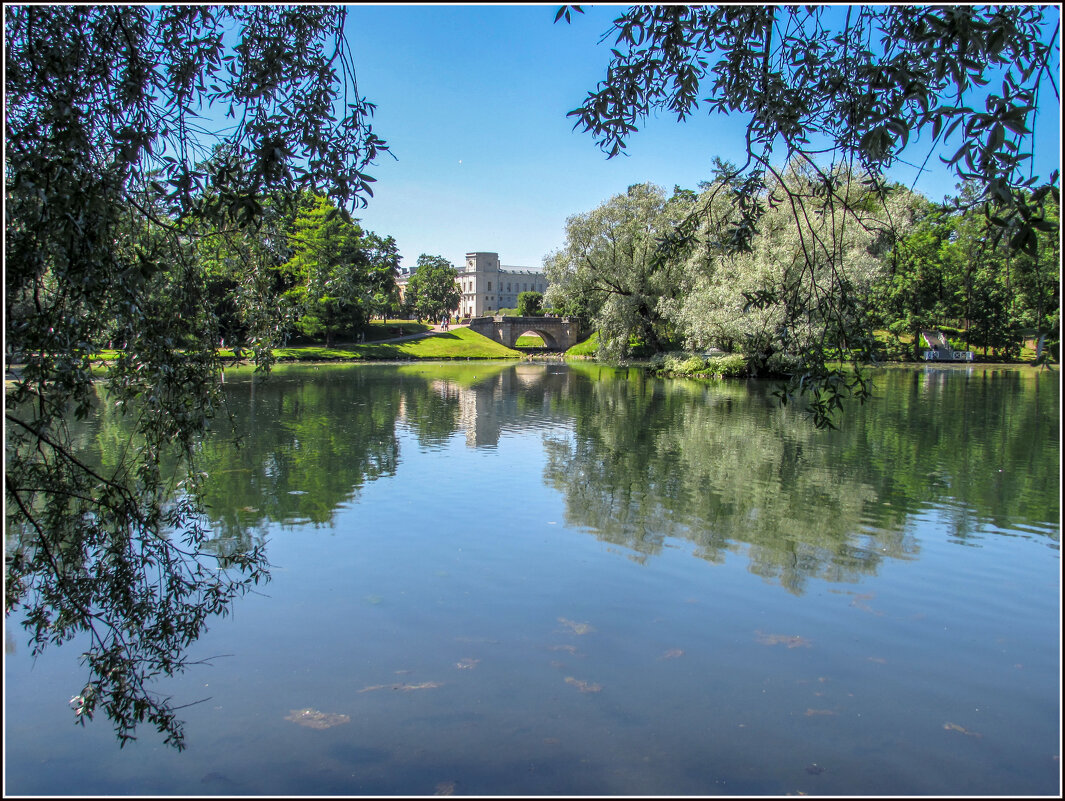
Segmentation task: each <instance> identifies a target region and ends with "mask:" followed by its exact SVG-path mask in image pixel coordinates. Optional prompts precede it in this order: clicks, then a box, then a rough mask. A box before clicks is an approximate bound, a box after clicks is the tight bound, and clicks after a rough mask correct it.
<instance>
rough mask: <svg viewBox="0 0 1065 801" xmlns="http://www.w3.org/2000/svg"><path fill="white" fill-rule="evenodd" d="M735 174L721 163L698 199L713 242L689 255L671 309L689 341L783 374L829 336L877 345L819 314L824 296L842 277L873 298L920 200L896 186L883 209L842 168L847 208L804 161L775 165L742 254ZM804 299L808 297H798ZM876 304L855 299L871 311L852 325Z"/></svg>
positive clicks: (858, 308)
mask: <svg viewBox="0 0 1065 801" xmlns="http://www.w3.org/2000/svg"><path fill="white" fill-rule="evenodd" d="M732 171H733V168H732V167H731V165H727V164H724V163H721V164H719V165H718V169H717V170H716V175H715V180H714V181H712V182H710V183H707V184H704V185H703V187H702V188H703V193H702V195H701V196H700V200H699V204H700V205H701V206H702V207H703V208H704V209H706V210H707V211H708V213H707V214H705V215H704V216H703V219H702V220H701V221H700V225H699V228H698V229H697V230H696V231H695V234H696V236H697V237H698V239H699V240H700V241H701V242H703V243H704V246H703V247H700V248H696V249H695V250H694V251H693V252H692V253H691V255H690V256H689V258H688V259H687V261H685V262H684V264H683V267H682V269H681V271H680V273H681V285H680V289H679V291H678V293H677V298H676V300H675V301H673V302H672V303H670V304H669V307H668V309H667V313H668V314H669V316H670V317H671V319H673V320H674V322H675V325H676V326H677V328H678V330H679V331H680V332H682V333H683V335H684V338H685V342H686V343H687V345H688V346H689V347H690V348H693V349H702V348H706V347H710V346H717V347H722V348H725V349H727V350H739V351H741V352H742V353H743V354H744V355H745V356H746V358H747V361H748V365H749V367H750V368H751V370H752V371H753V372H756V373H761V372H770V373H776V374H781V373H787V372H789V371H791V370H794V369H795V368H796V366H797V365H801V363H802V361H803V359H804V358H806V355H807V354H808V353H809V352H810V351H811V350H817V349H819V348H822V347H825V343H826V342H839V343H841V347H844V348H846V349H848V350H847V351H845V353H849V352H850V349H861V348H867V349H868V348H869V343H868V342H863V341H862V340H860V339H856V338H853V337H847V336H845V332H841V331H840V330H839V327H838V326H839V322H838V320H836V319H833V318H832V317H829V316H823V315H820V314H818V313H816V308H817V306H818V301H817V298H818V296H823V295H825V294H829V293H832V292H839V291H841V290H840V289H839V288H838V287H837V282H838V281H840V280H846V281H847V282H848V287H847V291H848V292H850V293H851V294H852V295H854V296H855V297H860V298H866V297H868V295H869V292H870V290H871V288H872V287H873V286H874V285H875V283H876V281H877V280H878V278H879V277H880V276H881V275H882V274H883V272H884V271H885V269H886V256H887V255H888V254H889V253H890V251H891V246H892V243H893V241H894V240H893V236H894V234H895V233H896V232H898V231H902V230H905V229H906V226H907V225H908V224H909V221H910V219H912V216H913V215H914V214H915V213H916V212H915V207H916V206H917V205H919V204H918V202H917V201H918V198H916V197H915V196H913V195H911V194H910V193H908V192H906V191H904V190H901V189H896V190H895V191H894V192H893V193H892V195H891V196H890V198H889V202H888V205H887V207H886V208H882V207H881V203H880V201H879V199H878V198H877V197H876V196H875V195H873V194H872V193H871V192H870V191H869V189H868V187H867V186H866V184H865V183H864V182H863V181H862V180H861V177H860V176H855V175H851V174H849V173H848V172H847V171H845V170H837V171H836V172H835V173H834V174H833V175H832V176H831V179H832V182H833V191H834V192H835V193H836V194H837V195H838V196H839V197H841V198H844V199H845V200H846V203H847V210H846V211H845V210H844V208H843V207H842V206H841V205H837V206H836V207H835V208H832V207H831V206H830V205H829V204H828V203H827V202H826V199H825V197H824V194H823V192H822V191H821V189H822V186H823V184H822V182H821V179H820V176H819V175H818V174H817V173H816V172H814V171H813V170H811V169H810V168H809V167H808V165H806V164H805V163H804V162H802V161H798V160H797V161H795V162H793V163H791V164H789V165H788V166H787V168H786V169H784V170H781V171H775V172H774V174H773V175H772V176H771V179H770V180H769V182H767V184H766V186H765V187H764V189H763V191H762V192H761V193H760V194H759V195H757V196H756V200H757V202H759V203H760V204H763V205H764V206H765V207H766V210H765V211H764V213H763V214H762V215H761V217H760V222H759V226H758V229H757V231H756V232H754V233H753V235H752V236H751V237H750V238H749V248H748V249H745V250H741V251H738V252H737V251H736V249H734V248H733V247H731V239H732V232H731V230H730V229H731V226H732V225H733V223H734V221H735V219H736V217H737V212H736V210H735V208H734V207H733V206H732V204H731V202H729V200H728V199H727V198H726V197H724V195H725V194H726V193H727V192H728V191H729V190H728V188H727V187H725V188H723V187H722V183H727V181H728V180H729V178H728V176H729V175H730V174H732ZM793 201H794V204H793ZM797 207H798V208H801V210H802V213H801V214H799V215H798V219H796V214H795V210H796V208H797ZM796 297H798V298H803V299H807V300H806V302H805V303H803V304H801V305H800V304H795V303H793V302H789V301H791V300H792V299H794V298H796ZM871 311H872V309H871V308H869V306H868V304H863V305H858V304H855V306H854V309H853V313H854V314H855V315H862V317H860V318H858V319H850V320H846V323H847V325H848V327H849V328H850V330H851V331H860V330H861V329H862V328H863V327H865V322H866V321H865V319H864V318H865V317H867V316H868V315H869V314H870V313H871Z"/></svg>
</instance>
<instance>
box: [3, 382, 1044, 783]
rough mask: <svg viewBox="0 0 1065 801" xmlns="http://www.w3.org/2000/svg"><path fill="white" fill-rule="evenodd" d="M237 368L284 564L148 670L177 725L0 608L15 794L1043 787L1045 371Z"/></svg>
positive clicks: (216, 524) (240, 488) (252, 502)
mask: <svg viewBox="0 0 1065 801" xmlns="http://www.w3.org/2000/svg"><path fill="white" fill-rule="evenodd" d="M226 384H227V388H228V389H227V392H228V397H229V403H230V409H231V411H232V413H233V415H234V421H235V426H236V428H237V430H238V432H239V433H240V434H241V435H242V436H243V438H244V447H241V448H235V447H233V446H232V444H231V443H230V441H229V440H228V439H227V438H226V437H224V436H222V435H221V434H222V433H223V431H224V429H225V428H226V426H225V425H224V424H223V422H222V421H219V423H218V428H219V429H220V432H219V435H217V436H214V437H211V438H208V439H207V441H205V442H204V443H203V447H202V458H203V468H204V469H205V470H206V471H207V472H208V474H209V475H210V481H209V485H208V492H209V495H208V499H207V500H208V503H209V504H210V516H211V520H212V526H213V530H214V531H215V532H216V535H217V537H218V538H219V540H220V543H225V542H227V541H235V542H242V543H248V542H266V543H267V545H266V548H267V555H268V557H269V560H270V562H271V564H272V565H273V567H272V571H271V572H272V580H271V582H270V583H269V584H267V585H265V587H263V588H262V590H261V594H255V595H248V596H246V597H244V598H242V599H240V600H238V601H237V602H236V603H235V605H234V607H233V610H232V614H230V615H229V616H228V617H225V618H220V619H217V620H215V621H214V622H213V623H212V624H211V626H210V630H209V631H208V633H207V634H206V635H205V636H203V637H202V638H201V639H200V640H199V641H197V642H196V643H194V644H193V645H192V647H191V648H190V650H189V653H190V655H192V656H193V657H194V658H197V659H199V658H210V657H214V658H213V659H212V660H211V663H210V664H205V665H199V666H193V667H192V668H191V669H190V670H189V671H188V672H186V673H184V674H182V675H180V676H177V677H174V678H173V679H170V680H167V681H166V682H164V683H161V684H160V685H159V690H160V692H162V693H164V694H166V695H170V696H173V698H174V700H175V703H177V704H183V703H188V704H192V705H191V706H188V707H187V708H185V709H182V710H181V712H180V713H179V714H180V715H181V716H182V717H183V719H184V720H185V721H186V739H187V743H188V748H187V750H185V751H184V752H180V753H179V752H176V751H174V750H172V749H170V748H168V747H166V746H164V745H163V744H162V737H161V736H159V735H157V734H156V733H155V731H154V730H152V729H151V728H148V727H145V728H141V729H140V730H139V731H138V739H137V741H136V742H134V743H130V744H128V745H127V746H126V747H125V748H124V749H119V747H118V743H117V740H116V739H115V736H114V733H113V731H112V729H111V727H110V723H109V721H108V720H107V719H106V717H105V715H104V714H103V711H102V710H101V711H100V712H99V713H98V715H97V718H96V720H95V721H93V722H91V723H89V724H88V725H87V726H86V727H85V728H81V727H78V726H76V725H75V724H74V722H73V714H72V712H71V709H70V707H69V706H68V704H67V701H68V699H69V698H70V696H71V695H72V694H74V693H76V692H79V691H80V688H81V686H82V685H83V684H84V681H85V673H84V672H83V670H82V669H81V668H80V667H79V666H78V659H77V656H78V653H79V650H78V648H77V647H76V644H71V645H70V646H69V647H68V646H64V647H61V648H57V649H49V650H47V651H46V652H45V653H44V654H42V655H41V656H40V657H38V658H37V659H36V660H33V658H32V656H31V654H30V649H29V647H28V646H27V645H26V635H25V634H24V633H23V631H22V630H21V629H20V628H19V627H18V626H17V625H15V621H13V620H8V621H7V622H6V625H5V638H6V649H5V650H6V657H5V677H6V686H5V708H4V711H5V746H4V748H5V752H6V792H7V793H8V794H19V795H26V794H79V795H87V794H91V795H151V794H175V795H239V794H270V795H339V794H344V795H353V794H367V795H370V794H372V795H378V794H391V795H396V794H407V795H434V794H437V795H447V794H454V795H464V794H494V795H574V794H576V795H581V794H625V795H635V794H659V795H672V794H698V795H708V794H726V795H746V794H760V795H778V794H786V793H792V794H796V793H808V794H838V795H852V794H864V795H880V794H887V795H897V794H921V795H955V794H974V795H1012V794H1018V795H1035V794H1046V795H1057V794H1059V793H1060V789H1061V785H1060V782H1061V767H1060V748H1061V739H1060V735H1061V729H1060V723H1061V717H1060V715H1061V664H1060V654H1061V616H1060V611H1061V563H1060V507H1059V491H1060V431H1059V411H1060V382H1059V374H1058V373H1057V372H1039V371H1037V370H1033V369H1006V368H998V367H986V366H979V365H976V366H969V367H948V366H940V367H935V368H921V367H916V368H906V369H888V370H882V371H879V372H878V373H876V390H875V397H874V399H873V400H872V401H870V402H869V403H867V404H866V405H865V406H857V405H853V406H850V407H848V409H847V413H846V416H845V418H844V419H843V421H842V423H841V428H840V430H838V431H818V430H817V429H815V428H814V426H813V424H812V423H810V422H809V421H808V420H806V419H804V417H803V415H802V413H801V412H799V411H798V410H795V409H793V408H792V407H791V406H789V407H786V408H782V407H780V406H779V405H778V404H777V403H776V401H775V399H774V397H773V396H772V394H771V393H772V389H773V386H772V385H770V384H761V383H757V382H721V383H714V384H703V383H699V382H693V381H666V380H658V379H649V378H646V377H645V376H644V375H643V374H642V373H641V372H640V371H639V370H637V369H635V368H611V367H605V366H600V365H596V364H592V363H573V364H562V363H554V362H547V363H527V362H525V363H520V364H514V363H513V362H508V363H501V362H500V363H497V362H484V363H472V362H471V363H438V364H427V363H411V364H405V365H354V366H345V367H326V366H322V367H321V368H317V367H311V366H295V367H280V368H278V369H277V370H275V372H274V373H273V374H272V375H271V377H270V378H269V380H268V381H266V382H261V381H258V380H252V378H251V377H250V374H249V373H241V372H233V371H230V372H229V373H228V374H227V376H226ZM94 425H95V426H96V428H94V429H93V435H92V437H91V439H90V440H89V441H90V443H91V445H90V450H92V449H96V450H97V451H101V452H102V451H103V450H104V449H105V448H107V447H108V442H111V441H113V440H114V439H115V437H116V435H115V431H116V430H117V429H120V427H121V421H120V420H118V419H115V418H114V416H113V415H111V416H108V415H107V414H103V415H101V416H100V417H99V419H97V420H96V421H95V422H94ZM116 427H117V428H116ZM197 701H200V703H193V702H197Z"/></svg>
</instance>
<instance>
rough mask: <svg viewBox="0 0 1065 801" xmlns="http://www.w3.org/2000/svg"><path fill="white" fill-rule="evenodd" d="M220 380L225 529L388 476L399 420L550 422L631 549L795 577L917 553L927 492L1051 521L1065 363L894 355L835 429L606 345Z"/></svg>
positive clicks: (591, 510)
mask: <svg viewBox="0 0 1065 801" xmlns="http://www.w3.org/2000/svg"><path fill="white" fill-rule="evenodd" d="M227 386H229V387H230V393H231V394H230V407H231V411H232V412H233V414H234V419H235V421H236V429H237V433H239V434H241V435H242V437H243V440H244V447H242V448H239V449H234V448H233V447H232V446H231V444H230V442H229V441H228V439H227V438H226V437H217V438H214V439H211V440H210V441H208V442H207V443H205V444H204V446H203V453H202V456H203V464H204V467H205V469H206V470H207V472H208V473H209V474H210V476H211V482H210V489H209V496H208V502H209V505H210V508H211V512H212V516H213V517H214V518H215V520H216V522H217V524H218V526H219V534H220V536H223V537H247V536H249V533H248V532H249V531H251V530H254V529H256V528H259V527H261V526H263V525H265V524H266V523H267V522H269V521H280V522H282V523H297V522H301V521H310V522H312V523H314V524H316V525H325V524H328V523H329V522H330V521H331V520H332V517H333V514H334V512H335V510H336V509H337V508H339V507H340V506H342V505H345V504H348V503H351V502H353V501H355V500H356V499H357V497H358V495H359V491H360V488H362V487H363V486H364V485H365V484H366V482H370V481H374V480H376V479H377V478H379V477H381V476H393V475H396V473H397V467H398V465H399V464H400V461H401V458H402V455H401V452H400V450H401V449H400V432H401V431H404V430H406V431H409V432H410V433H411V434H412V435H413V438H414V440H415V441H416V442H417V443H418V446H419V447H422V448H425V449H443V448H445V447H448V446H449V445H450V443H452V441H453V440H454V438H455V437H456V436H457V435H458V436H461V437H462V438H463V439H464V441H465V445H466V446H467V447H469V448H495V447H497V446H498V445H499V443H500V440H501V438H503V437H507V436H530V435H535V436H539V437H540V438H541V439H542V442H543V448H544V449H545V453H546V463H545V467H544V472H543V479H544V481H545V483H546V484H547V485H549V486H550V487H552V488H554V489H555V490H557V491H558V492H560V493H561V494H562V495H563V496H564V497H565V501H566V509H567V521H566V522H567V523H568V524H569V525H570V526H572V527H574V528H578V529H582V530H584V531H587V532H589V533H591V534H593V535H594V536H596V537H598V538H600V539H602V540H604V541H607V542H611V543H614V544H617V545H619V546H623V547H625V548H627V549H631V550H632V551H634V552H635V553H636V554H637V555H638V558H646V557H649V556H653V555H654V554H656V553H658V552H659V551H660V549H661V548H662V547H663V544H664V543H665V542H666V541H667V540H668V539H679V540H686V541H688V542H690V543H691V545H692V546H693V550H694V552H695V553H696V555H698V556H699V557H701V558H703V559H705V560H707V561H710V562H719V561H722V560H723V559H724V557H725V555H726V554H727V553H729V552H744V553H745V554H746V557H747V559H748V560H749V564H750V569H751V570H752V571H753V572H755V573H757V574H759V575H762V576H764V577H766V578H767V579H771V580H772V581H774V582H779V583H780V584H781V585H783V586H785V587H787V588H788V589H789V590H790V591H792V592H795V593H801V592H803V590H804V588H805V587H806V585H807V583H808V581H809V580H810V579H811V578H815V577H816V578H818V579H822V580H826V581H833V582H852V581H856V580H858V579H859V578H860V577H861V576H863V575H868V574H874V573H876V571H877V569H878V567H879V565H880V564H881V563H882V562H883V560H885V559H908V558H912V557H914V556H915V555H916V554H917V553H918V552H919V549H920V545H919V543H918V542H917V541H916V540H915V539H914V536H913V534H912V528H913V527H912V525H911V524H910V520H911V518H912V517H913V516H914V515H916V514H918V513H920V512H921V511H922V510H925V509H928V508H929V507H936V508H942V509H944V510H945V513H946V514H947V516H948V517H949V520H950V527H951V532H952V537H953V539H954V540H956V541H958V542H978V541H979V539H980V537H981V536H983V535H984V534H986V533H987V532H989V531H993V530H995V529H996V528H1009V527H1017V526H1020V527H1021V528H1022V530H1027V531H1031V532H1032V533H1033V534H1034V535H1036V536H1040V537H1044V538H1046V539H1048V541H1052V542H1056V541H1057V539H1058V536H1059V533H1058V528H1057V518H1058V492H1057V489H1058V475H1059V472H1058V464H1057V441H1058V435H1059V430H1058V417H1057V403H1058V396H1059V387H1058V381H1057V375H1056V374H1039V373H1035V372H1029V373H1022V372H1021V371H1018V370H998V369H986V368H985V369H979V368H972V367H968V368H967V369H966V370H965V371H964V372H962V371H958V370H950V369H936V370H919V369H918V370H895V371H886V372H884V373H883V374H882V375H881V376H880V377H879V378H878V381H877V398H876V399H875V400H874V401H873V402H871V403H870V404H868V405H867V406H865V407H863V408H853V409H851V410H850V411H849V412H848V416H847V418H846V419H845V421H844V424H843V426H842V429H841V430H840V431H835V432H825V431H818V430H816V429H815V428H814V427H813V426H812V425H811V424H810V423H809V422H808V421H807V420H806V419H805V418H804V417H803V415H802V414H801V413H798V412H796V411H794V410H793V409H790V408H781V407H779V406H778V405H777V404H776V401H775V399H774V398H773V397H772V396H771V394H770V390H771V387H769V386H767V385H762V384H754V383H744V382H725V383H714V384H703V383H697V382H685V381H661V380H655V379H647V378H645V377H644V376H643V374H642V373H641V372H640V371H639V370H637V369H614V368H608V367H603V366H599V365H572V366H566V365H558V364H550V365H538V364H520V365H516V366H515V365H513V364H500V363H476V364H432V365H428V364H416V365H393V366H357V367H347V368H334V369H329V368H323V369H321V370H319V369H315V368H305V367H298V368H287V369H282V370H279V371H277V372H276V373H275V374H274V375H273V376H272V377H271V378H270V379H269V380H268V381H266V382H265V383H263V382H260V381H257V380H250V379H248V378H244V379H240V378H235V377H232V376H231V377H230V379H229V382H228V384H227ZM412 491H416V492H417V493H418V496H419V499H420V500H421V502H423V503H425V504H429V505H437V506H440V507H441V508H443V507H445V506H446V505H447V503H448V499H446V498H440V497H436V496H435V495H434V492H435V490H434V488H433V487H431V486H418V487H417V488H416V489H412Z"/></svg>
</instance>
